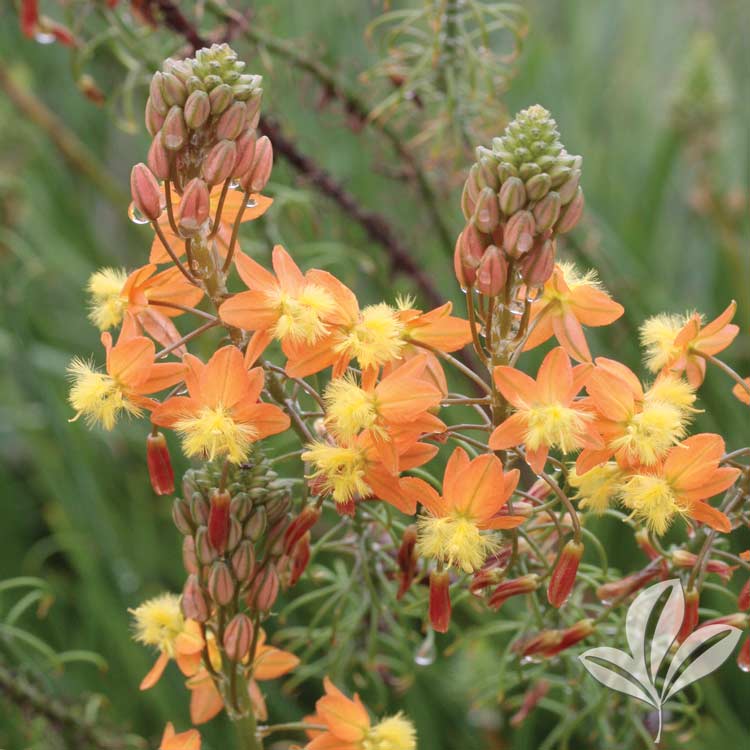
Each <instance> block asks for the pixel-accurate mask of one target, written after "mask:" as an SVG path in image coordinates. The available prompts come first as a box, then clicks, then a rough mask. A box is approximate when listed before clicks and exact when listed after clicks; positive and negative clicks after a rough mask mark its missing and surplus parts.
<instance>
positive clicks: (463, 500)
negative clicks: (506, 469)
mask: <svg viewBox="0 0 750 750" xmlns="http://www.w3.org/2000/svg"><path fill="white" fill-rule="evenodd" d="M456 483H457V485H458V491H459V497H458V502H456V503H455V507H456V509H457V510H459V511H462V512H464V513H466V514H467V515H468V516H471V517H474V518H488V517H490V516H492V515H494V514H495V512H496V511H498V510H499V509H500V507H501V506H502V495H500V494H499V493H498V488H500V487H502V486H503V483H504V482H503V465H502V464H501V463H500V459H499V458H498V457H497V456H495V455H493V454H491V453H485V454H483V455H481V456H477V458H475V459H474V460H473V461H471V463H469V465H468V466H467V467H466V468H465V469H464V470H463V471H462V472H461V473H460V475H459V476H458V479H457V480H456ZM498 501H500V502H498Z"/></svg>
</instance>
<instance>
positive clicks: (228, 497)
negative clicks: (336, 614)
mask: <svg viewBox="0 0 750 750" xmlns="http://www.w3.org/2000/svg"><path fill="white" fill-rule="evenodd" d="M224 471H225V469H224V466H223V464H221V463H208V464H206V465H204V466H203V467H201V468H198V469H190V470H189V471H188V472H187V473H186V474H185V477H184V479H183V497H182V498H178V499H176V500H175V501H174V505H173V507H172V516H173V519H174V522H175V525H176V526H177V528H178V529H179V531H180V532H181V533H182V534H183V546H182V556H183V563H184V565H185V570H186V571H187V573H188V578H187V581H186V583H185V586H184V589H183V594H182V608H183V612H184V614H185V616H186V617H189V618H191V619H194V620H197V621H198V622H207V621H208V620H210V619H211V617H212V616H214V614H215V613H216V611H217V610H218V608H221V607H226V606H228V605H230V604H231V603H232V602H234V601H239V600H244V601H245V603H246V604H247V606H248V608H249V609H250V610H253V611H254V610H260V611H268V610H269V609H270V608H271V607H272V606H273V603H274V601H275V599H276V596H277V595H278V591H279V576H278V572H277V566H278V564H279V560H280V559H281V557H282V555H283V551H284V535H285V532H286V531H287V528H288V526H289V520H290V517H289V507H290V496H289V492H288V489H287V486H286V484H285V483H284V482H283V481H282V480H279V479H278V477H277V475H276V473H275V472H274V471H272V470H271V468H270V466H269V464H268V461H267V460H266V459H265V458H264V457H263V456H262V455H261V454H260V453H259V452H256V454H254V456H253V460H252V461H251V462H250V463H247V464H242V465H240V466H237V467H231V466H230V467H229V468H228V469H227V473H226V475H223V473H224ZM235 621H236V622H235ZM230 625H231V627H229V626H228V627H227V629H226V632H225V643H224V646H225V650H226V651H227V653H228V654H229V653H230V652H231V654H235V653H236V654H240V652H242V653H241V654H240V655H239V656H237V657H236V660H240V659H241V658H242V657H243V656H244V655H246V654H247V650H248V649H249V648H250V644H251V642H252V634H253V631H252V623H251V622H250V621H249V619H248V618H247V617H246V616H245V615H242V613H240V614H238V615H236V616H235V617H234V619H233V620H232V621H231V622H230ZM248 625H250V627H249V628H248ZM243 648H244V651H243ZM232 658H234V657H232Z"/></svg>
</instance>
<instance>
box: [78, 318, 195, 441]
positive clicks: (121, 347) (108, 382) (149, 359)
mask: <svg viewBox="0 0 750 750" xmlns="http://www.w3.org/2000/svg"><path fill="white" fill-rule="evenodd" d="M136 328H137V326H136V323H135V321H134V319H133V317H132V316H130V315H127V316H126V318H125V322H124V324H123V327H122V330H121V331H120V336H119V338H118V340H117V344H116V345H115V346H113V345H112V336H111V335H110V334H109V332H105V333H103V334H102V336H101V341H102V345H103V346H104V348H105V350H106V352H107V359H106V374H105V373H103V372H98V371H97V370H95V369H94V367H93V365H92V364H91V363H89V362H84V361H83V360H81V359H78V358H76V359H74V360H73V361H72V362H71V363H70V366H69V367H68V373H69V374H70V376H71V379H72V381H73V384H72V386H71V389H70V396H69V400H70V403H71V405H72V406H73V408H74V409H75V410H76V415H75V417H73V420H71V421H75V420H76V419H78V418H79V417H80V416H83V418H84V419H85V420H86V422H87V423H88V424H89V425H93V424H97V423H98V424H101V425H102V427H104V429H106V430H111V429H112V428H113V427H114V425H115V422H116V421H117V418H118V416H119V415H120V414H121V413H122V412H125V413H127V414H131V415H133V416H140V415H141V414H142V412H143V409H153V408H154V407H156V406H157V404H156V402H155V401H154V400H153V399H150V398H146V396H147V394H152V393H157V392H158V391H163V390H164V389H165V388H169V387H170V386H173V385H175V384H176V383H179V382H180V381H181V380H182V379H183V377H184V373H185V366H184V365H183V364H181V363H179V362H165V363H160V364H155V363H154V357H155V356H156V347H155V346H154V342H153V341H151V339H147V338H146V337H145V336H137V335H136V333H135V331H136Z"/></svg>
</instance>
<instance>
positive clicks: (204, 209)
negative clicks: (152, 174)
mask: <svg viewBox="0 0 750 750" xmlns="http://www.w3.org/2000/svg"><path fill="white" fill-rule="evenodd" d="M210 210H211V198H210V195H209V192H208V185H206V183H205V182H204V181H203V180H201V179H200V178H199V177H194V178H193V179H192V180H190V182H188V184H187V185H185V190H184V191H183V193H182V199H181V200H180V215H179V217H178V219H177V225H178V226H179V228H180V231H181V232H183V233H184V234H185V235H188V236H190V235H194V234H197V233H198V232H199V231H200V228H201V227H202V226H203V224H204V223H205V222H206V220H207V219H208V215H209V211H210Z"/></svg>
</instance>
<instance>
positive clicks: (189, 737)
mask: <svg viewBox="0 0 750 750" xmlns="http://www.w3.org/2000/svg"><path fill="white" fill-rule="evenodd" d="M200 747H201V736H200V733H199V732H198V730H197V729H188V730H187V731H186V732H180V733H179V734H175V731H174V727H173V726H172V723H171V722H169V723H168V724H167V726H166V728H165V729H164V735H163V736H162V738H161V744H160V745H159V750H200Z"/></svg>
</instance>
